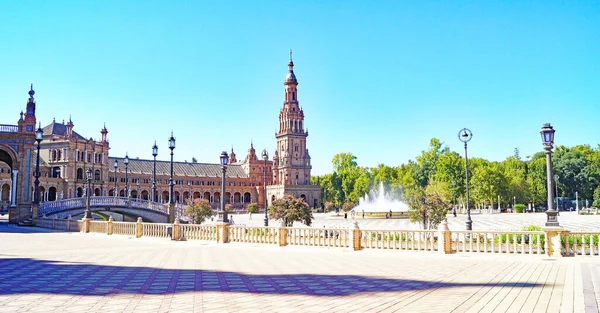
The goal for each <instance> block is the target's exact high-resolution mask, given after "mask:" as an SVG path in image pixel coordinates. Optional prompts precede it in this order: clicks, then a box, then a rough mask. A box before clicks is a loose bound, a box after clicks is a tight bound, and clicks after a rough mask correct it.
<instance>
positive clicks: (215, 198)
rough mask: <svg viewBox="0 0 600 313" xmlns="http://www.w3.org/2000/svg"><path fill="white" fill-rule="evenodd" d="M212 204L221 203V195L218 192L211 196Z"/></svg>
mask: <svg viewBox="0 0 600 313" xmlns="http://www.w3.org/2000/svg"><path fill="white" fill-rule="evenodd" d="M213 202H221V193H220V192H215V193H214V194H213ZM226 203H227V202H226Z"/></svg>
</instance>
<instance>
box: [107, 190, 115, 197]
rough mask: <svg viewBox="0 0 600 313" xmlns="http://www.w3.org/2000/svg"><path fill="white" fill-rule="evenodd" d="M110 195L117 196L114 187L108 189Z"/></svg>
mask: <svg viewBox="0 0 600 313" xmlns="http://www.w3.org/2000/svg"><path fill="white" fill-rule="evenodd" d="M108 196H109V197H114V196H115V190H114V189H110V190H109V191H108Z"/></svg>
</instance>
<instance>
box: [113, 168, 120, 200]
mask: <svg viewBox="0 0 600 313" xmlns="http://www.w3.org/2000/svg"><path fill="white" fill-rule="evenodd" d="M113 166H114V167H115V192H114V194H113V196H115V197H117V196H118V194H117V167H119V161H117V160H116V159H115V164H113Z"/></svg>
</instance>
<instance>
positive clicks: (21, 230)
mask: <svg viewBox="0 0 600 313" xmlns="http://www.w3.org/2000/svg"><path fill="white" fill-rule="evenodd" d="M64 232H66V231H64V230H57V229H45V228H39V227H33V226H18V225H16V224H9V223H8V221H3V220H0V233H15V234H39V233H64Z"/></svg>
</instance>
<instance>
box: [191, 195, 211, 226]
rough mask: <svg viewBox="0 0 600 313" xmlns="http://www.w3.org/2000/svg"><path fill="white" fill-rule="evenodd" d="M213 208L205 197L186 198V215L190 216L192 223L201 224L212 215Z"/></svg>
mask: <svg viewBox="0 0 600 313" xmlns="http://www.w3.org/2000/svg"><path fill="white" fill-rule="evenodd" d="M212 214H213V210H212V208H211V207H210V204H209V203H208V200H206V199H199V198H198V199H193V200H192V199H190V200H188V206H187V215H188V216H190V217H191V218H192V221H193V222H194V224H202V223H204V221H205V220H206V219H207V218H208V217H210V216H212Z"/></svg>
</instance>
